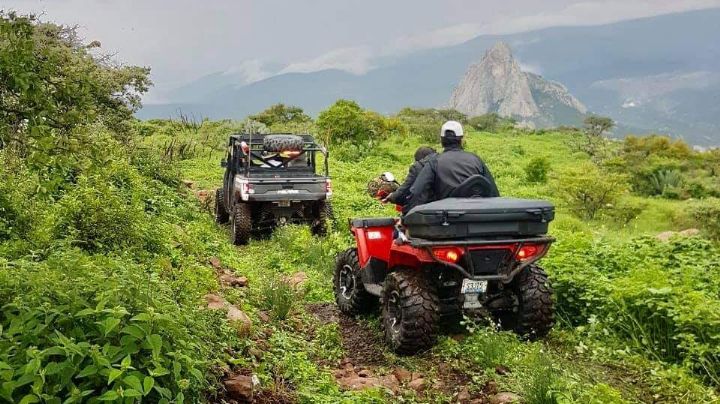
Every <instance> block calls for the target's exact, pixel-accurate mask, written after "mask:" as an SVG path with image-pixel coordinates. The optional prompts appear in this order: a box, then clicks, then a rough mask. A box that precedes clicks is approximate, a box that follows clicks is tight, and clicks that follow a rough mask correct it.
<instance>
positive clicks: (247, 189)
mask: <svg viewBox="0 0 720 404" xmlns="http://www.w3.org/2000/svg"><path fill="white" fill-rule="evenodd" d="M254 193H255V188H254V187H253V185H252V184H250V183H248V182H246V181H243V182H241V183H240V198H241V199H242V200H243V201H247V200H249V199H250V194H254Z"/></svg>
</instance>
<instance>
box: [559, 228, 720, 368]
mask: <svg viewBox="0 0 720 404" xmlns="http://www.w3.org/2000/svg"><path fill="white" fill-rule="evenodd" d="M565 237H567V236H565ZM568 241H570V240H565V241H564V242H561V243H559V244H558V245H557V246H556V248H555V249H554V251H553V255H552V257H550V258H549V259H548V260H547V261H546V266H547V267H548V268H549V269H550V271H551V279H553V285H554V287H555V291H556V295H557V299H558V310H559V312H560V316H561V318H563V319H565V320H566V321H569V322H570V323H571V324H574V325H585V326H587V327H589V329H590V330H593V331H592V332H593V333H595V334H594V335H607V334H612V335H615V336H616V337H617V338H618V340H620V341H623V345H624V346H626V347H628V349H630V350H632V351H635V352H641V353H644V354H645V355H647V356H649V357H651V358H654V359H656V360H660V361H667V362H673V363H678V364H683V365H684V366H686V368H688V369H691V370H692V371H694V372H696V373H698V374H701V375H703V376H705V377H706V378H707V380H709V381H712V380H715V381H717V380H719V379H718V375H720V360H719V358H720V356H719V355H718V354H719V353H720V351H719V350H718V345H717V344H716V343H715V342H713V341H716V340H717V339H718V338H720V300H718V297H717V293H716V290H717V287H718V286H719V285H720V282H719V281H718V280H717V279H716V273H717V271H716V268H715V261H716V260H717V259H718V257H720V251H719V250H718V249H717V247H715V246H713V245H712V244H711V243H709V242H708V241H704V240H702V239H699V238H678V239H674V240H673V241H671V242H670V243H661V242H659V241H657V240H655V239H652V238H641V239H637V240H634V241H631V242H629V243H625V244H619V245H614V244H606V243H595V244H590V245H583V246H581V245H578V244H577V242H578V241H579V240H572V241H570V242H569V243H568Z"/></svg>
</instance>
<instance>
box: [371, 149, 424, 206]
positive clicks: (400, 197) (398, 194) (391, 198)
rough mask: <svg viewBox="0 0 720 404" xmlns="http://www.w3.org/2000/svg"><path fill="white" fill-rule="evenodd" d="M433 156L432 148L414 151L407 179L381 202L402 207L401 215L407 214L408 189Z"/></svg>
mask: <svg viewBox="0 0 720 404" xmlns="http://www.w3.org/2000/svg"><path fill="white" fill-rule="evenodd" d="M435 156H437V152H436V151H435V149H433V148H432V147H427V146H421V147H419V148H418V149H417V150H416V151H415V162H413V164H412V165H411V166H410V170H409V171H408V175H407V177H405V181H404V182H403V183H402V185H400V187H399V188H398V189H397V190H395V191H394V192H392V193H391V194H390V195H388V196H386V197H385V198H383V200H382V202H383V203H386V202H391V203H394V204H396V205H401V206H403V214H405V213H407V212H408V210H407V209H406V208H405V206H406V205H407V202H408V198H409V197H410V188H411V187H412V186H413V184H414V183H415V180H416V179H417V176H418V174H420V172H421V171H422V169H423V167H425V165H426V164H427V163H428V161H430V160H431V159H433V158H435Z"/></svg>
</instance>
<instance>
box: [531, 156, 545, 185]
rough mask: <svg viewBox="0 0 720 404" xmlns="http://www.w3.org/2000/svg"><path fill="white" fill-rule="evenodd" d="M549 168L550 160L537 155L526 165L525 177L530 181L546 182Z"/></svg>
mask: <svg viewBox="0 0 720 404" xmlns="http://www.w3.org/2000/svg"><path fill="white" fill-rule="evenodd" d="M549 170H550V162H549V161H548V160H547V159H546V158H545V157H535V158H533V159H532V160H530V162H529V163H528V164H527V165H526V166H525V178H526V179H527V181H528V182H532V183H540V184H544V183H546V182H547V175H548V171H549Z"/></svg>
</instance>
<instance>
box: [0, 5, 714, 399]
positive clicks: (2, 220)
mask: <svg viewBox="0 0 720 404" xmlns="http://www.w3.org/2000/svg"><path fill="white" fill-rule="evenodd" d="M1 17H2V18H0V44H1V45H2V46H0V95H2V97H0V213H1V215H0V397H1V400H3V401H9V402H20V403H34V402H49V403H71V402H98V401H110V402H140V401H142V402H166V403H167V402H178V403H179V402H203V401H218V400H221V399H223V397H225V396H224V395H225V392H224V387H223V383H222V382H221V380H222V379H223V378H225V377H227V375H229V374H246V375H247V374H254V375H256V376H257V380H258V381H259V385H258V386H257V387H256V390H257V393H256V398H257V399H258V400H259V401H261V402H262V401H267V402H272V401H273V400H274V401H275V402H277V401H280V402H283V401H289V402H293V401H298V402H327V403H334V402H398V401H401V402H452V401H457V400H458V399H466V400H465V401H469V400H470V399H480V400H488V399H489V397H493V396H496V394H497V393H499V392H513V393H515V394H517V395H519V397H521V398H522V400H523V401H524V402H528V403H568V402H585V403H587V402H592V403H621V402H686V403H698V402H716V401H717V399H718V398H717V393H718V386H720V348H718V347H720V297H719V296H718V290H720V273H719V271H720V269H718V266H717V262H718V261H720V248H719V247H718V244H717V240H718V238H720V203H718V200H717V199H715V198H717V197H718V196H720V194H719V190H720V183H719V180H718V178H719V177H718V175H719V172H720V168H719V167H718V165H719V161H720V158H719V157H720V155H718V153H717V152H708V153H697V152H693V151H692V150H690V149H689V148H688V147H687V146H686V145H684V144H682V143H679V142H672V141H670V140H668V139H667V138H664V137H651V138H630V139H628V140H626V141H625V142H607V141H600V145H599V146H598V145H594V146H593V149H592V152H591V153H589V152H588V150H587V148H586V147H585V146H586V145H587V142H588V140H587V137H586V135H584V134H583V133H581V132H580V131H577V130H557V131H555V130H553V131H526V130H518V129H513V127H512V124H511V123H508V122H505V121H503V120H500V119H497V117H485V119H481V120H478V119H476V120H475V121H470V122H468V124H467V125H466V127H467V128H468V135H467V148H468V149H469V150H471V151H474V152H477V153H478V154H480V155H481V156H482V157H483V158H484V159H485V160H486V162H487V164H488V165H489V167H491V169H492V170H493V173H494V175H495V177H496V179H497V180H498V185H499V187H500V189H501V192H502V193H503V194H505V195H508V196H516V197H532V198H547V199H549V200H552V201H553V202H555V203H556V204H557V205H558V207H559V213H558V218H557V219H556V221H555V222H554V223H553V225H552V226H551V229H552V230H551V231H552V234H553V235H554V236H555V237H556V238H557V239H558V242H557V243H556V244H555V245H554V246H553V249H552V250H551V254H550V255H549V257H548V258H547V259H545V260H544V265H545V266H546V269H547V270H548V272H549V273H550V275H551V279H552V283H553V286H554V288H555V290H556V298H557V309H558V317H559V318H560V322H559V324H558V325H557V326H556V329H555V330H554V331H553V333H552V334H551V335H550V337H549V338H548V339H546V340H544V341H539V342H533V343H529V342H523V341H519V340H518V339H517V338H516V337H515V336H514V335H512V334H507V333H502V332H496V331H494V329H493V327H492V326H491V325H488V324H486V322H484V321H482V320H476V319H467V322H466V328H467V329H468V330H469V331H467V332H465V333H461V334H459V335H445V336H443V337H442V338H441V341H440V344H439V345H438V346H437V347H436V348H434V349H433V350H431V351H430V352H427V353H423V354H421V355H418V356H416V357H400V356H396V355H394V354H392V353H391V352H389V351H387V350H386V349H385V348H384V346H383V345H382V343H381V341H380V338H379V335H380V330H379V323H378V321H377V319H376V317H374V316H368V317H361V318H357V319H348V318H344V317H342V316H339V315H338V314H337V311H336V310H335V309H334V304H333V303H332V300H333V296H332V285H331V277H332V270H333V265H334V257H335V254H336V253H337V252H338V251H341V250H343V249H345V248H347V247H348V246H350V245H351V243H352V238H351V237H350V234H349V233H348V231H347V218H350V217H357V216H383V215H394V214H395V212H394V211H393V209H392V208H391V207H389V206H383V205H381V204H380V203H378V202H377V201H376V200H374V199H371V198H369V197H368V196H367V195H366V192H365V187H366V184H367V182H368V181H369V180H370V179H371V178H373V177H375V176H376V175H378V174H379V173H381V172H383V171H393V172H395V173H396V174H397V175H399V176H401V175H404V173H405V172H406V170H407V167H408V166H409V164H410V162H411V159H412V155H413V153H414V151H415V149H416V148H417V147H418V146H420V145H425V144H434V140H433V135H432V133H433V130H434V129H433V128H439V127H440V123H441V122H442V120H444V119H447V118H448V117H453V118H456V119H461V120H462V119H464V118H463V117H462V116H461V115H457V112H455V111H435V110H425V111H418V110H404V111H403V112H401V113H399V114H398V115H397V116H391V117H386V116H382V115H380V114H377V113H374V112H372V111H368V110H364V109H363V108H361V107H360V106H359V105H357V104H356V103H354V102H351V101H339V102H338V103H336V104H335V105H333V106H331V107H330V108H328V109H327V110H326V111H324V112H323V113H321V114H320V116H319V117H318V119H317V120H316V121H314V122H313V121H312V120H311V119H310V118H309V117H308V116H306V115H304V114H303V113H302V111H298V110H291V109H289V108H285V107H283V106H276V107H274V109H270V110H268V111H264V112H261V113H258V115H255V116H254V119H247V120H245V121H240V122H238V121H200V122H195V121H192V120H189V119H179V120H175V121H171V120H155V121H146V122H141V121H137V120H134V119H133V118H132V116H131V115H132V112H133V111H134V110H135V109H136V108H137V106H138V102H139V98H138V96H139V94H141V93H142V92H143V91H145V90H146V89H147V86H148V85H149V82H148V79H147V73H148V72H147V70H146V69H141V68H134V67H118V66H114V65H111V64H109V63H107V62H106V61H105V60H104V59H103V58H101V57H97V56H93V55H92V53H91V52H93V48H92V47H90V48H88V47H86V46H85V45H84V44H82V43H81V42H80V41H79V39H78V38H77V37H76V35H75V33H74V31H73V30H70V29H67V28H63V27H58V26H55V25H50V24H43V23H40V22H38V21H36V20H34V19H32V18H27V17H19V16H14V15H2V16H1ZM473 127H475V128H481V129H482V130H483V131H479V130H477V129H473ZM234 131H303V132H306V131H307V132H312V133H315V134H316V135H317V136H318V137H319V138H320V139H323V141H325V142H326V143H327V144H328V146H329V147H330V156H331V157H330V158H331V171H332V175H333V185H334V197H333V198H334V201H333V202H334V206H335V211H336V216H337V223H336V226H335V227H336V228H335V229H334V231H333V232H331V234H330V235H329V236H328V237H326V238H317V237H313V236H311V235H310V232H309V230H308V229H306V228H304V227H292V226H288V227H283V228H280V229H278V230H277V231H276V232H275V233H274V235H273V236H272V237H270V238H268V239H263V240H253V241H252V242H251V244H250V245H249V246H247V247H243V248H236V247H233V246H232V245H230V243H229V242H228V235H227V230H226V229H224V228H222V227H219V226H217V225H215V224H214V223H213V220H212V216H211V215H210V207H211V206H212V201H211V195H212V191H213V190H214V189H215V188H216V187H218V186H219V185H220V183H221V177H222V169H221V168H220V165H219V161H220V160H221V158H223V153H224V149H225V144H226V143H225V142H226V141H227V136H228V134H229V133H232V132H234ZM435 146H436V147H437V145H436V144H435ZM183 180H184V181H185V183H183ZM188 185H190V187H188ZM191 188H192V189H191ZM688 228H697V229H699V233H697V232H695V231H688V232H685V233H683V234H674V233H673V234H664V235H663V237H661V238H658V237H657V236H658V234H659V233H661V232H666V231H681V230H686V229H688ZM661 239H662V240H661ZM228 273H230V274H232V273H234V274H236V275H242V276H245V277H246V278H247V281H246V283H247V286H245V287H233V286H232V285H228V284H227V282H225V281H223V280H222V279H219V275H221V276H220V278H222V275H227V274H228ZM209 294H210V295H211V296H215V297H221V298H222V299H224V300H225V301H227V303H228V304H232V305H233V306H232V307H234V308H236V309H238V310H240V311H241V312H242V313H244V315H246V316H247V319H248V320H249V321H246V320H245V318H244V317H243V316H244V315H243V316H235V317H231V319H230V321H228V316H227V313H226V312H225V310H211V309H208V295H209ZM348 368H351V370H352V372H360V371H367V372H370V374H371V375H373V377H375V378H376V379H378V380H380V379H382V378H385V377H386V376H389V375H390V374H393V373H397V374H400V373H401V372H400V371H401V370H407V371H409V372H412V373H413V376H411V379H412V380H411V381H409V380H407V381H400V382H399V383H397V384H394V385H391V386H389V387H388V385H386V384H382V383H379V384H376V385H372V386H370V387H369V388H367V389H355V388H352V386H348V385H347V384H345V383H344V380H346V379H345V376H346V375H347V373H343V372H347V371H348ZM343 375H345V376H343ZM382 380H386V379H382ZM395 380H397V379H395ZM417 380H422V381H423V382H422V383H418V382H416V381H417Z"/></svg>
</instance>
